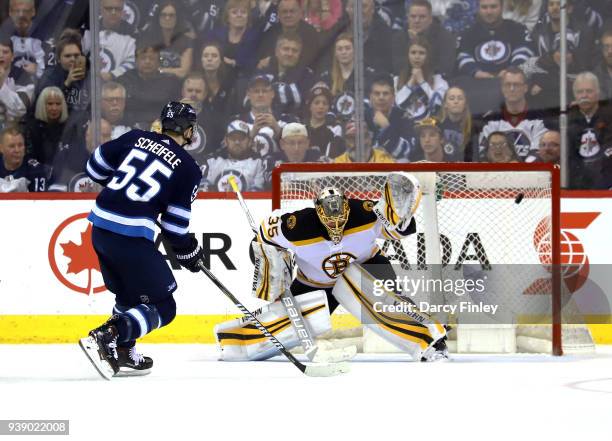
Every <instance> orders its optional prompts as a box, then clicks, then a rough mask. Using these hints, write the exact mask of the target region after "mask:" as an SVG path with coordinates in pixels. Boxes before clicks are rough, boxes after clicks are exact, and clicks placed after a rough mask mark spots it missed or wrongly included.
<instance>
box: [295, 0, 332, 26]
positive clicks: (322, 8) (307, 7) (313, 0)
mask: <svg viewBox="0 0 612 441" xmlns="http://www.w3.org/2000/svg"><path fill="white" fill-rule="evenodd" d="M302 6H303V8H304V20H306V23H308V24H310V25H311V26H312V27H314V28H315V29H316V30H317V31H319V32H321V31H329V30H330V29H331V28H332V27H333V26H334V25H335V24H336V23H337V22H338V20H339V19H340V17H341V16H342V0H304V1H303V2H302Z"/></svg>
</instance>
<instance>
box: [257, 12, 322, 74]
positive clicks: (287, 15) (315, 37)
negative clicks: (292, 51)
mask: <svg viewBox="0 0 612 441" xmlns="http://www.w3.org/2000/svg"><path fill="white" fill-rule="evenodd" d="M278 19H279V22H278V23H277V24H275V25H274V26H272V28H271V29H269V30H268V31H266V32H265V33H264V35H263V39H262V40H261V43H260V47H259V50H258V60H259V62H258V65H257V67H258V68H259V69H264V68H266V67H268V66H269V65H270V61H271V58H272V55H273V54H274V48H275V47H276V40H277V39H278V37H279V36H280V35H282V34H290V33H297V34H298V35H299V36H300V38H301V39H302V41H306V42H308V44H307V45H305V46H304V48H303V49H304V50H303V51H302V56H301V60H300V64H302V65H303V66H308V67H310V68H313V69H314V68H315V67H316V63H317V58H318V56H319V34H318V32H317V31H316V29H315V28H313V27H312V26H311V25H309V24H308V23H306V22H305V21H304V11H303V10H302V7H301V5H300V2H299V0H280V1H279V2H278Z"/></svg>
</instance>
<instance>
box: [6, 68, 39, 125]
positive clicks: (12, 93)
mask: <svg viewBox="0 0 612 441" xmlns="http://www.w3.org/2000/svg"><path fill="white" fill-rule="evenodd" d="M31 98H32V87H31V86H29V87H27V86H18V85H17V84H15V80H14V79H13V78H12V77H11V76H10V70H9V69H8V68H5V67H4V66H0V105H1V106H2V108H3V110H4V115H3V116H4V118H3V122H4V123H8V124H12V123H16V122H18V121H19V120H20V119H21V118H22V117H23V116H24V115H25V114H26V111H27V107H28V105H29V104H30V99H31Z"/></svg>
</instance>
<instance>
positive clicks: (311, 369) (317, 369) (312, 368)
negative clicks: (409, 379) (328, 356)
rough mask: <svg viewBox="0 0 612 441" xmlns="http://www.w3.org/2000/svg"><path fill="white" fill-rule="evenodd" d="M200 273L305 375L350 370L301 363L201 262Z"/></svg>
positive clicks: (340, 365) (336, 365) (341, 366)
mask: <svg viewBox="0 0 612 441" xmlns="http://www.w3.org/2000/svg"><path fill="white" fill-rule="evenodd" d="M155 224H156V225H157V226H158V227H159V228H160V229H161V224H160V223H159V221H158V220H156V221H155ZM164 248H165V249H166V251H167V252H168V253H172V254H174V250H172V247H171V246H166V244H165V243H164ZM199 267H200V271H202V272H203V273H204V274H206V276H207V277H208V278H209V279H210V280H211V281H212V282H213V283H214V284H215V286H216V287H217V288H219V290H220V291H221V292H222V293H223V294H225V296H226V297H227V298H228V299H230V300H231V301H232V302H233V303H234V305H236V307H238V309H239V310H240V312H242V313H243V314H244V315H245V316H247V317H248V318H249V320H250V321H251V322H252V323H253V324H254V325H255V327H256V328H257V329H259V331H260V332H261V333H262V334H263V335H264V336H265V337H266V338H267V339H268V340H270V341H271V342H272V343H273V344H274V346H276V348H277V349H278V350H279V351H280V352H281V353H282V354H283V355H284V356H285V357H287V358H288V359H289V361H290V362H291V363H293V365H294V366H295V367H296V368H298V369H299V370H300V371H302V372H303V373H304V374H305V375H308V376H309V377H332V376H334V375H339V374H344V373H347V372H348V371H349V370H350V365H349V364H348V363H347V362H343V363H330V364H322V363H321V364H309V365H305V364H303V363H301V362H300V361H299V360H298V359H297V358H295V356H294V355H293V354H292V353H291V352H289V351H288V350H287V348H285V346H284V345H283V344H282V343H281V342H280V341H279V340H278V339H277V338H276V337H274V335H272V333H271V332H270V331H269V330H268V328H266V327H265V326H264V325H263V324H262V323H261V322H260V321H259V320H258V319H257V317H255V315H254V314H253V313H252V312H251V311H249V310H248V309H247V308H246V307H245V306H244V305H243V304H242V303H241V302H240V300H238V299H237V298H236V296H234V295H233V294H232V293H231V291H230V290H229V289H227V288H226V286H225V285H223V283H221V281H220V280H219V279H217V278H216V277H215V275H214V274H213V273H212V272H211V271H210V270H209V269H208V268H206V266H204V263H202V262H200V265H199Z"/></svg>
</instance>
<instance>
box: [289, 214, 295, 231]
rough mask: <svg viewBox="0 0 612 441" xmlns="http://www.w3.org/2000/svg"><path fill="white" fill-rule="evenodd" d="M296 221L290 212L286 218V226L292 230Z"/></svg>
mask: <svg viewBox="0 0 612 441" xmlns="http://www.w3.org/2000/svg"><path fill="white" fill-rule="evenodd" d="M296 223H297V218H296V217H295V216H294V215H293V214H292V215H291V216H289V217H288V218H287V228H289V229H290V230H293V229H294V228H295V224H296Z"/></svg>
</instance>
